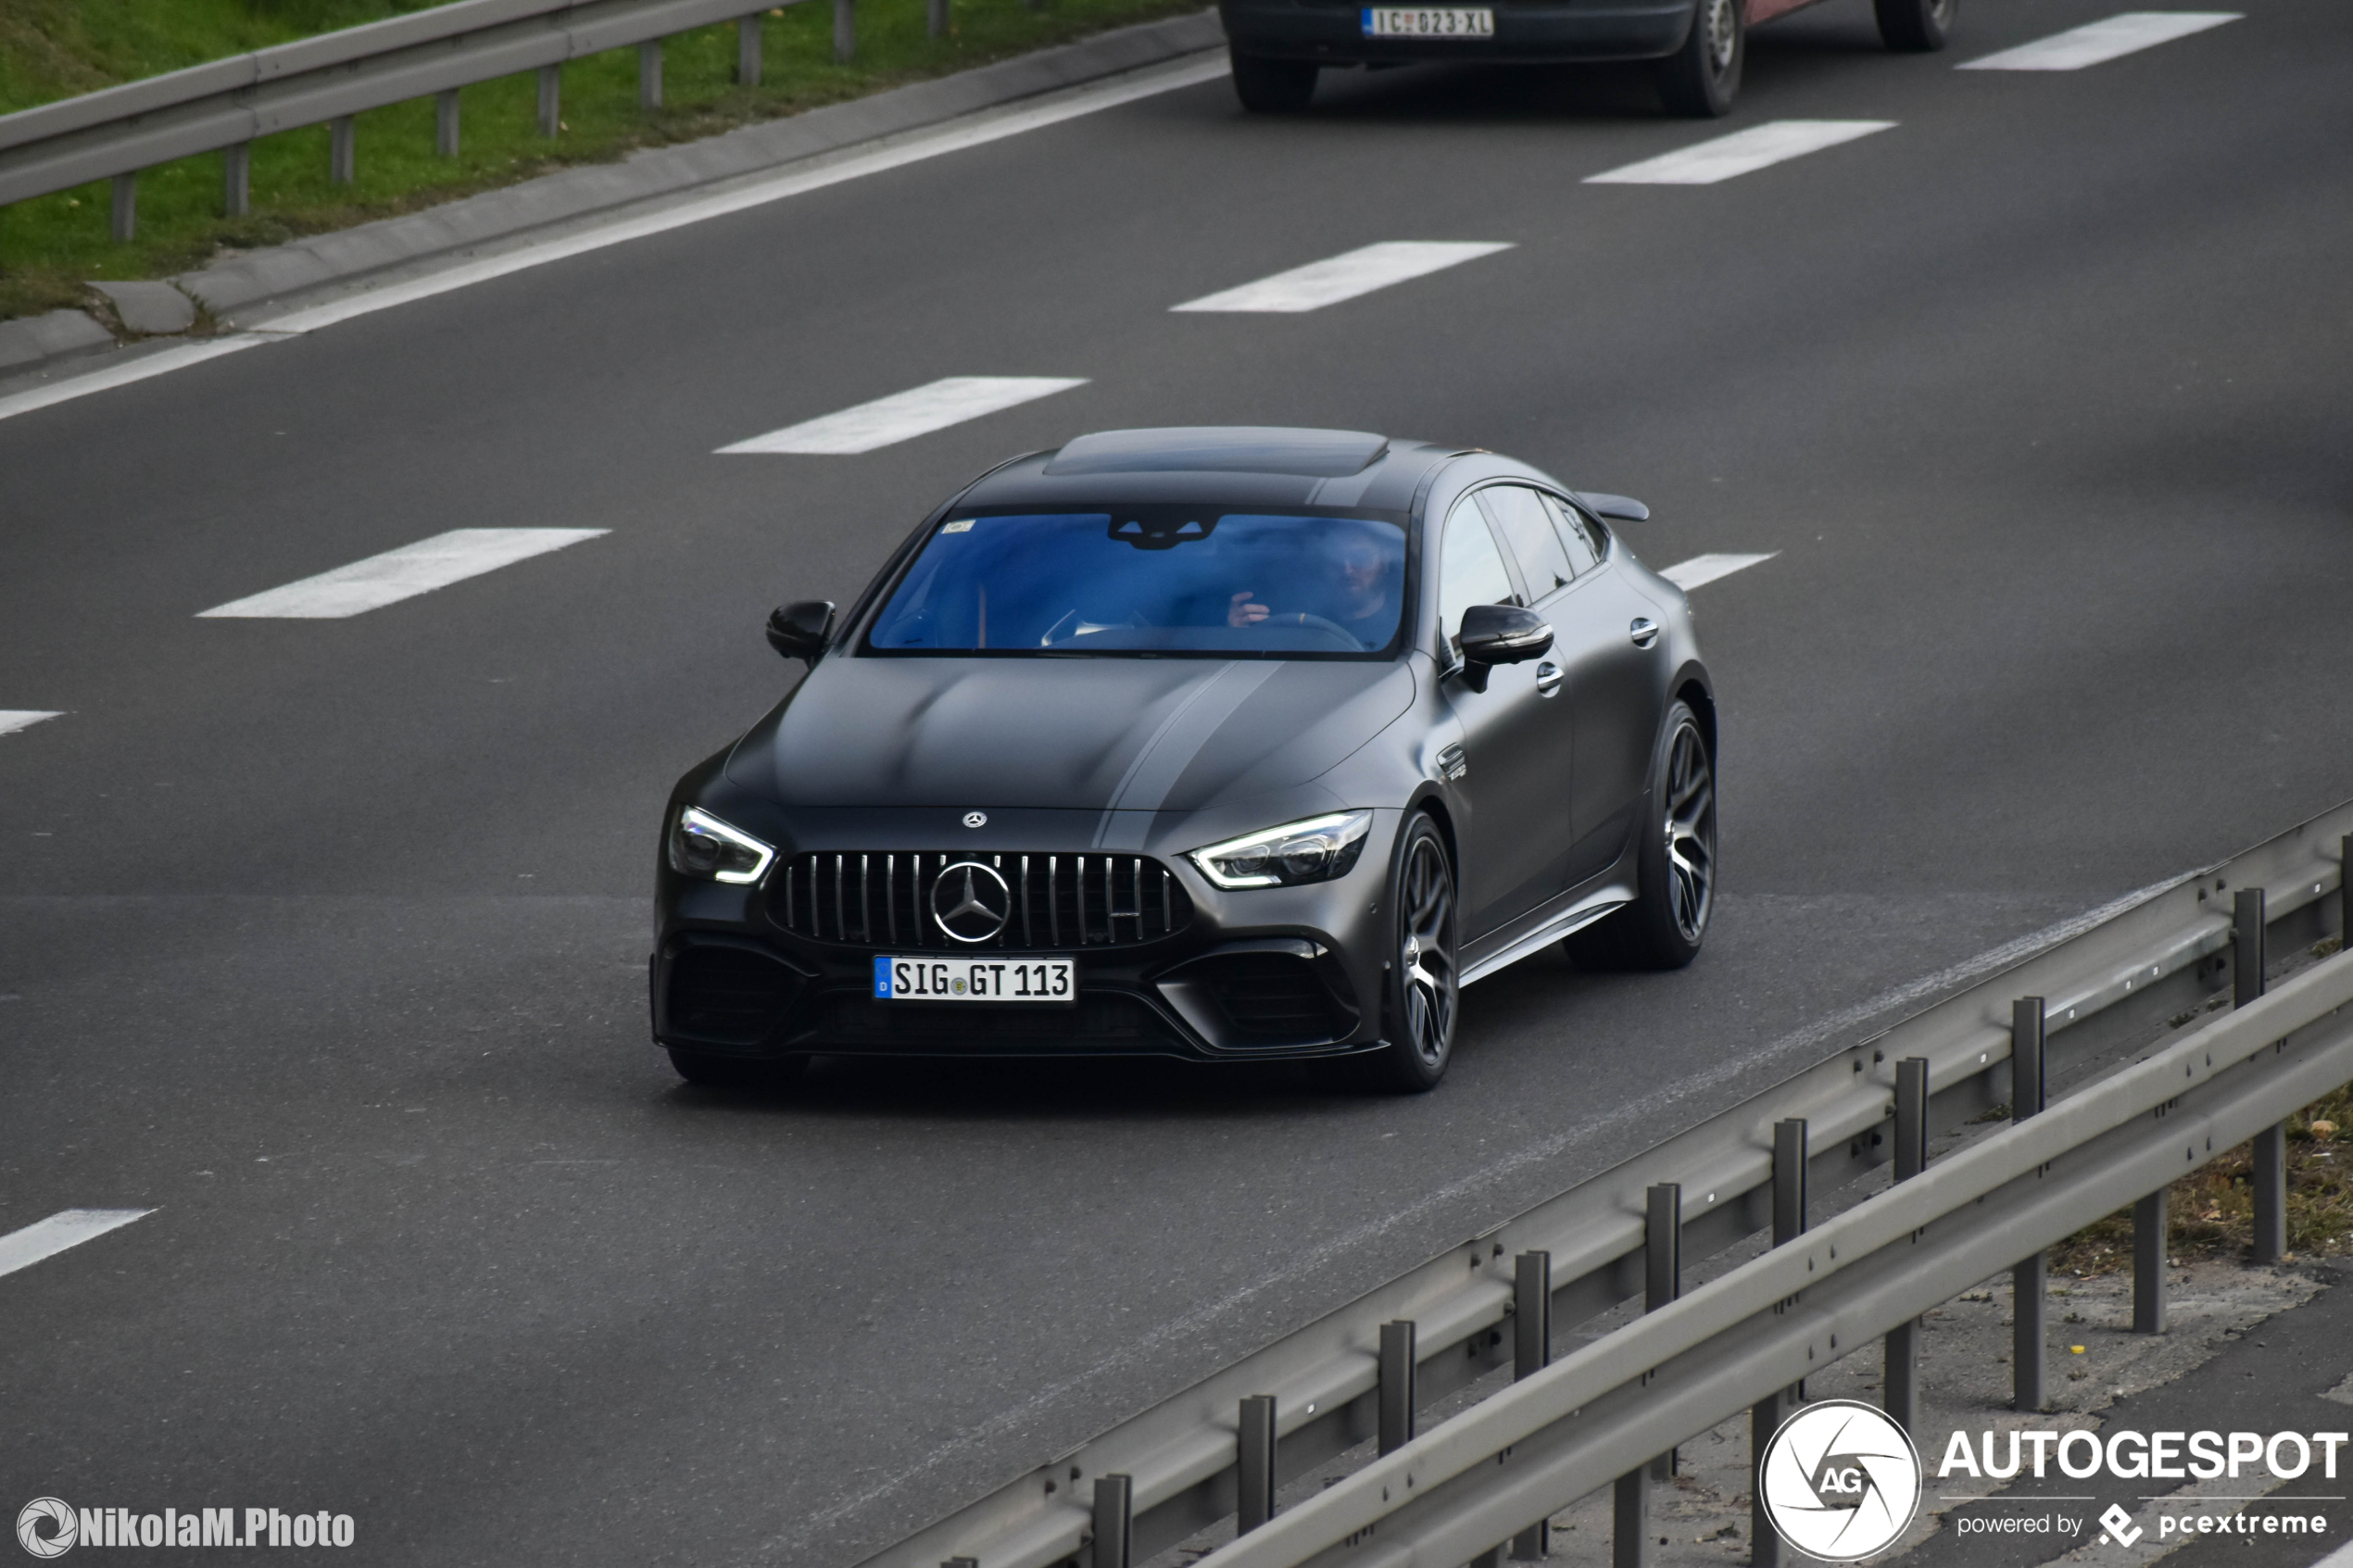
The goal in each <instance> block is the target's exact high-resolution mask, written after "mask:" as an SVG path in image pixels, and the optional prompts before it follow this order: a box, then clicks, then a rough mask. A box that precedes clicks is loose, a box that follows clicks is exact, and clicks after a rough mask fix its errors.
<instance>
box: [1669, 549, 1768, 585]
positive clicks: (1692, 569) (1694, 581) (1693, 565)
mask: <svg viewBox="0 0 2353 1568" xmlns="http://www.w3.org/2000/svg"><path fill="white" fill-rule="evenodd" d="M1778 555H1780V551H1779V550H1768V551H1766V552H1765V553H1764V554H1763V555H1761V556H1693V557H1692V558H1691V559H1689V560H1687V561H1678V562H1676V563H1675V564H1674V565H1673V566H1670V567H1668V568H1667V570H1666V571H1662V572H1660V573H1659V575H1660V576H1661V577H1664V578H1666V579H1667V581H1668V582H1669V583H1674V584H1675V586H1677V587H1678V588H1680V589H1682V590H1683V591H1684V592H1685V593H1689V592H1690V591H1691V590H1692V589H1693V588H1696V587H1698V586H1699V585H1700V584H1701V583H1713V582H1715V581H1716V580H1717V579H1718V577H1730V575H1731V574H1732V573H1733V572H1735V571H1747V570H1748V569H1749V568H1750V567H1752V566H1755V565H1756V564H1757V563H1758V562H1759V561H1768V560H1771V559H1772V558H1774V557H1775V556H1778Z"/></svg>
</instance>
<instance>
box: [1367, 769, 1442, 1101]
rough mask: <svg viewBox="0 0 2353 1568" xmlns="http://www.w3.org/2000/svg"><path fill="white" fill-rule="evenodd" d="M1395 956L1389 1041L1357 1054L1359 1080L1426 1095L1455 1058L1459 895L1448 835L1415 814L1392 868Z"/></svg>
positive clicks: (1388, 981) (1385, 1010)
mask: <svg viewBox="0 0 2353 1568" xmlns="http://www.w3.org/2000/svg"><path fill="white" fill-rule="evenodd" d="M1389 907H1390V910H1391V911H1392V913H1391V916H1390V920H1391V922H1392V923H1391V925H1390V961H1389V966H1388V970H1387V973H1386V978H1385V979H1384V981H1383V986H1384V989H1385V991H1386V993H1387V994H1386V995H1385V996H1384V997H1382V1018H1383V1028H1382V1033H1383V1034H1385V1035H1387V1036H1388V1038H1389V1043H1388V1044H1387V1045H1386V1046H1384V1047H1381V1048H1380V1049H1379V1050H1378V1051H1374V1052H1371V1053H1369V1054H1367V1055H1365V1056H1362V1057H1357V1058H1353V1059H1352V1062H1351V1065H1352V1066H1353V1067H1354V1068H1355V1070H1356V1072H1357V1073H1358V1075H1359V1076H1360V1079H1361V1081H1362V1082H1363V1083H1364V1084H1365V1086H1367V1087H1369V1088H1376V1089H1380V1090H1383V1091H1385V1092H1387V1093H1390V1094H1401V1095H1420V1094H1428V1092H1429V1091H1430V1090H1432V1089H1434V1088H1436V1087H1438V1081H1439V1080H1440V1079H1441V1078H1443V1077H1444V1076H1446V1064H1447V1063H1448V1062H1450V1061H1452V1060H1453V1057H1454V1022H1455V1016H1456V1014H1457V1012H1458V1011H1459V1005H1458V1004H1459V1000H1460V996H1461V971H1460V969H1459V968H1458V966H1457V965H1456V962H1455V952H1456V930H1455V914H1456V909H1457V899H1456V897H1455V891H1454V865H1453V860H1452V859H1449V858H1448V856H1447V853H1446V840H1445V839H1444V838H1443V837H1441V835H1440V834H1439V832H1438V826H1437V824H1436V823H1434V822H1431V821H1430V820H1429V818H1428V815H1427V814H1424V813H1418V812H1417V813H1416V815H1415V817H1414V820H1413V821H1412V822H1410V823H1408V824H1407V826H1406V828H1405V832H1404V835H1403V837H1401V838H1400V839H1399V840H1398V841H1397V853H1396V855H1395V856H1393V857H1392V858H1391V859H1390V867H1389Z"/></svg>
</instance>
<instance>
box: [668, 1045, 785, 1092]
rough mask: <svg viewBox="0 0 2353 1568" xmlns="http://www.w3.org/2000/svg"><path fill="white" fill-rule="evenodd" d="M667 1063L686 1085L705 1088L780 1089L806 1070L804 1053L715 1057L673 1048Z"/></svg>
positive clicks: (709, 1054)
mask: <svg viewBox="0 0 2353 1568" xmlns="http://www.w3.org/2000/svg"><path fill="white" fill-rule="evenodd" d="M670 1065H671V1066H673V1067H674V1068H676V1069H677V1070H678V1076H680V1077H681V1078H684V1079H685V1080H686V1082H688V1083H689V1084H694V1085H699V1086H700V1087H702V1088H706V1089H781V1088H783V1087H785V1086H786V1085H788V1084H790V1083H792V1082H793V1081H794V1080H795V1079H797V1078H799V1076H800V1075H801V1074H802V1073H805V1072H807V1071H808V1069H809V1059H808V1058H807V1057H805V1056H786V1057H746V1056H715V1055H712V1054H711V1053H709V1052H705V1051H682V1050H678V1049H676V1048H674V1047H673V1049H672V1050H671V1053H670Z"/></svg>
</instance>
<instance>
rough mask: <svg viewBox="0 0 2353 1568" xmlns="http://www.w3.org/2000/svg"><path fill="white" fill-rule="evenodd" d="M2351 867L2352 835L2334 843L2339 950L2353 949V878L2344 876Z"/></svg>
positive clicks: (2347, 835) (2352, 853)
mask: <svg viewBox="0 0 2353 1568" xmlns="http://www.w3.org/2000/svg"><path fill="white" fill-rule="evenodd" d="M2348 866H2353V833H2348V834H2346V835H2345V836H2344V837H2343V838H2340V839H2338V840H2337V841H2336V945H2337V947H2339V948H2340V949H2344V948H2353V876H2347V875H2346V874H2345V872H2346V868H2347V867H2348Z"/></svg>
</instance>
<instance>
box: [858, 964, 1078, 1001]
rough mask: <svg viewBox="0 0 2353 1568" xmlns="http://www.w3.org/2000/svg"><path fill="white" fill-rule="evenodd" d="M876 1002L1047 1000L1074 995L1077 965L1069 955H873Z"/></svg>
mask: <svg viewBox="0 0 2353 1568" xmlns="http://www.w3.org/2000/svg"><path fill="white" fill-rule="evenodd" d="M875 1000H876V1001H878V1002H1030V1003H1038V1002H1047V1003H1062V1004H1064V1005H1070V1004H1075V1003H1076V1001H1077V1000H1078V969H1077V966H1076V964H1074V963H1073V962H1071V960H1068V959H942V958H893V957H877V958H876V959H875Z"/></svg>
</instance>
